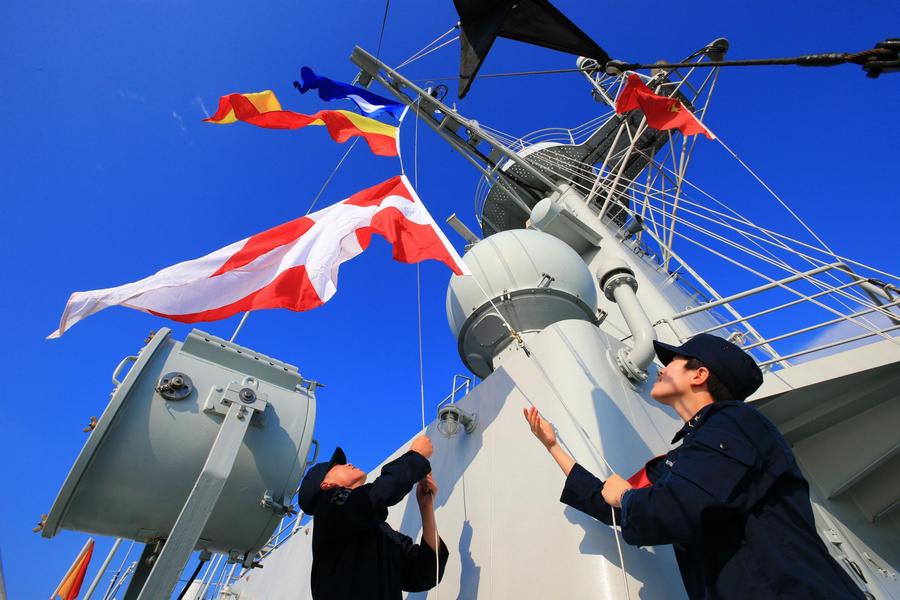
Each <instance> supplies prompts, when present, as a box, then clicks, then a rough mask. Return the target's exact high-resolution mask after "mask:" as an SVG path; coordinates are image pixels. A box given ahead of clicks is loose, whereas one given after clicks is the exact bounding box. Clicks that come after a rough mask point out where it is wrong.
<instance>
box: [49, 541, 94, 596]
mask: <svg viewBox="0 0 900 600" xmlns="http://www.w3.org/2000/svg"><path fill="white" fill-rule="evenodd" d="M93 553H94V540H93V539H89V540H88V541H87V543H86V544H85V545H84V548H82V549H81V552H79V553H78V557H77V558H76V559H75V562H73V563H72V566H71V567H69V570H68V572H67V573H66V576H65V577H63V579H62V581H60V582H59V586H58V587H57V588H56V590H55V591H54V592H53V595H52V596H50V600H57V599H60V600H75V598H77V597H78V592H80V591H81V583H82V582H83V581H84V575H85V573H87V568H88V563H89V562H91V554H93Z"/></svg>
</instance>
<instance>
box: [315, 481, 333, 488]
mask: <svg viewBox="0 0 900 600" xmlns="http://www.w3.org/2000/svg"><path fill="white" fill-rule="evenodd" d="M336 485H337V484H336V483H335V482H333V481H323V482H322V483H320V484H319V489H320V490H330V489H332V488H334V487H335V486H336Z"/></svg>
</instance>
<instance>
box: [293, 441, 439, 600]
mask: <svg viewBox="0 0 900 600" xmlns="http://www.w3.org/2000/svg"><path fill="white" fill-rule="evenodd" d="M431 452H432V446H431V440H429V439H428V437H427V436H424V435H421V436H419V437H417V438H416V439H415V440H413V443H412V445H411V446H410V450H409V452H407V453H406V454H404V455H403V456H401V457H400V458H398V459H396V460H394V461H392V462H389V463H388V464H386V465H385V466H384V467H383V468H382V469H381V475H380V476H378V478H376V479H375V481H373V482H372V483H368V484H367V483H366V474H365V472H363V471H361V470H360V469H358V468H356V467H354V466H353V465H351V464H348V463H347V458H346V456H345V455H344V451H343V450H341V449H340V448H337V449H336V450H335V451H334V454H333V455H332V457H331V460H329V461H328V462H322V463H318V464H317V465H315V466H313V467H312V468H311V469H310V470H309V471H308V472H307V474H306V476H305V477H304V478H303V482H302V483H301V484H300V491H299V494H298V504H299V505H300V508H301V509H303V511H304V512H305V513H306V514H308V515H315V519H314V524H313V540H312V553H313V565H312V574H311V576H310V585H311V588H312V597H313V598H314V600H361V599H371V600H400V598H401V596H402V591H408V592H421V591H425V590H429V589H431V588H432V587H434V586H435V585H436V584H437V582H438V581H439V580H440V578H441V577H442V576H443V574H444V566H445V565H446V564H447V557H448V556H449V553H448V551H447V546H445V545H444V542H443V540H440V538H439V537H438V532H437V524H436V523H435V518H434V497H435V495H436V494H437V485H436V484H435V482H434V479H432V477H431V475H430V472H431V465H430V464H429V462H428V458H429V457H430V456H431ZM417 483H418V485H416V484H417ZM413 485H416V500H417V501H418V504H419V511H420V512H421V514H422V541H421V543H419V544H415V543H413V541H412V539H410V538H409V537H407V536H405V535H403V534H402V533H398V532H397V531H394V530H393V529H392V528H391V526H390V525H388V524H387V523H386V522H385V519H386V518H387V514H388V507H389V506H393V505H394V504H397V503H398V502H400V501H401V500H402V499H403V498H404V497H405V496H406V494H408V493H409V491H410V489H412V487H413ZM436 540H437V543H438V545H439V548H440V549H439V552H438V554H439V556H440V560H438V558H437V556H435V550H434V548H435V543H436ZM438 563H440V566H439V568H438Z"/></svg>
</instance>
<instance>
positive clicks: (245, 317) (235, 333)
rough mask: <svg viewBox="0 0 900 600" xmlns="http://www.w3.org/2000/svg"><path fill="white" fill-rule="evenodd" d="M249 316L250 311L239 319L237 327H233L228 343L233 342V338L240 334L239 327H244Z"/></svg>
mask: <svg viewBox="0 0 900 600" xmlns="http://www.w3.org/2000/svg"><path fill="white" fill-rule="evenodd" d="M249 316H250V311H249V310H248V311H247V312H245V313H244V316H243V317H241V322H240V323H238V325H237V327H235V329H234V333H232V334H231V339H230V340H228V341H229V342H233V341H234V338H236V337H237V334H239V333H240V332H241V327H243V326H244V323H245V322H246V321H247V317H249Z"/></svg>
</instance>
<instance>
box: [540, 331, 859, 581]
mask: <svg viewBox="0 0 900 600" xmlns="http://www.w3.org/2000/svg"><path fill="white" fill-rule="evenodd" d="M654 344H655V346H656V355H657V357H658V358H659V360H660V362H662V364H663V365H664V368H662V369H660V371H659V375H658V378H657V380H656V382H655V384H654V386H653V389H652V390H651V391H650V395H651V396H652V397H653V399H654V400H656V401H657V402H660V403H661V404H665V405H667V406H670V407H672V408H673V409H674V410H675V411H676V412H677V413H678V415H679V416H680V417H681V418H682V419H683V420H684V422H685V424H684V426H683V427H682V428H681V430H680V431H679V432H678V433H677V434H675V438H674V439H673V440H672V443H673V444H674V443H676V442H678V441H681V445H680V446H679V447H677V448H675V449H674V450H672V451H670V452H669V453H668V454H666V455H665V456H664V457H660V458H659V459H657V460H653V461H650V463H648V464H647V467H646V479H645V481H646V486H645V487H640V488H639V489H634V488H633V487H632V485H631V484H630V483H629V482H628V481H626V480H625V479H623V478H622V477H620V476H619V475H616V474H613V475H612V476H611V477H609V478H608V479H607V480H606V481H605V482H604V481H601V480H599V479H597V478H596V477H594V476H593V475H592V474H590V473H589V472H588V471H587V470H585V469H584V468H583V467H582V466H581V465H578V464H577V463H575V461H574V460H573V459H572V458H571V457H570V456H569V455H568V454H567V453H566V452H565V451H564V450H562V448H560V447H559V445H558V444H557V442H556V436H555V435H554V433H553V427H552V426H551V425H550V424H549V423H547V422H546V421H544V420H543V419H542V418H541V416H540V415H539V414H538V413H537V411H535V410H534V409H531V410H526V414H525V416H526V418H527V419H528V421H529V424H530V426H531V429H532V432H533V433H534V434H535V436H537V438H538V439H539V440H540V441H541V442H543V443H544V445H545V446H546V447H547V449H548V450H549V451H550V454H551V455H552V456H553V457H554V458H555V459H556V461H557V463H558V464H559V465H560V467H561V468H562V469H563V472H565V473H566V475H567V478H566V483H565V487H564V489H563V493H562V497H561V498H560V501H562V502H564V503H565V504H568V505H569V506H572V507H573V508H576V509H578V510H581V511H582V512H585V513H587V514H589V515H591V516H593V517H594V518H596V519H599V520H600V521H603V522H604V523H607V524H611V523H612V519H611V514H610V513H611V511H612V508H611V507H613V508H615V512H616V520H617V522H618V523H619V524H621V527H622V536H623V537H624V539H625V541H626V542H628V543H629V544H632V545H635V546H657V545H662V544H672V545H673V547H674V549H675V556H676V558H677V560H678V566H679V568H680V570H681V577H682V579H683V581H684V585H685V588H686V589H687V593H688V596H689V597H691V598H776V597H777V598H859V599H862V598H864V596H863V593H862V591H861V590H860V589H859V588H858V587H857V586H856V585H855V584H854V583H853V581H852V580H851V579H850V577H849V576H848V574H847V573H846V572H845V571H844V570H843V569H842V568H841V567H840V566H838V564H837V563H836V562H835V561H834V559H833V558H832V557H831V556H830V555H829V553H828V550H827V549H826V547H825V544H824V543H823V542H822V539H821V538H820V537H819V535H818V533H817V532H816V527H815V522H814V520H813V513H812V507H811V505H810V501H809V485H808V484H807V482H806V479H804V478H803V475H802V474H801V473H800V469H799V468H798V467H797V463H796V461H795V460H794V456H793V453H792V452H791V450H790V448H789V447H788V445H787V442H785V440H784V438H783V437H782V436H781V434H780V433H779V432H778V430H777V429H776V428H775V426H774V425H772V423H771V422H769V420H768V419H766V418H765V417H764V416H763V415H762V414H760V413H759V412H758V411H757V410H756V409H755V408H753V407H751V406H748V405H746V404H744V403H743V400H744V399H745V398H747V397H748V396H749V395H751V394H752V393H753V392H755V391H756V389H757V388H758V387H759V386H760V385H761V384H762V373H761V372H760V370H759V367H757V365H756V363H755V362H754V361H753V359H752V358H751V357H750V356H749V355H748V354H747V353H746V352H744V351H743V350H741V349H740V348H739V347H737V346H735V345H734V344H732V343H730V342H728V341H726V340H724V339H721V338H719V337H716V336H713V335H709V334H701V335H698V336H695V337H694V338H691V339H690V340H688V341H687V342H686V343H685V344H683V345H682V346H670V345H668V344H663V343H660V342H654ZM632 480H634V478H632Z"/></svg>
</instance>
